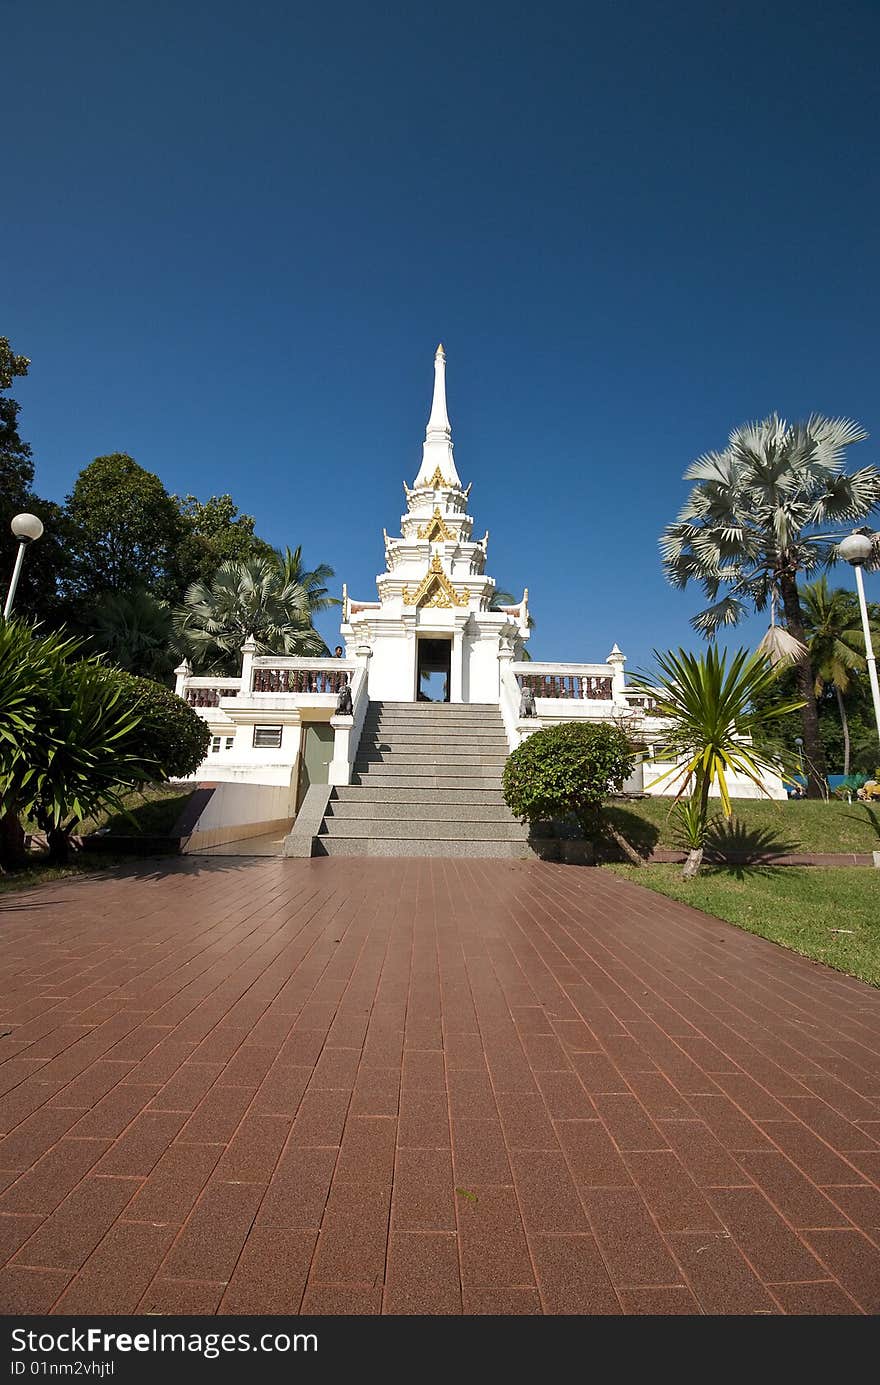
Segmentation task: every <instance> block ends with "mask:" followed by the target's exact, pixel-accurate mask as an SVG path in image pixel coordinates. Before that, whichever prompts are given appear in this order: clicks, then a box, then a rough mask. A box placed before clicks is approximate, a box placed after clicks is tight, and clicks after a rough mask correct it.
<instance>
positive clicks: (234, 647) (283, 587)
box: [173, 558, 327, 673]
mask: <svg viewBox="0 0 880 1385" xmlns="http://www.w3.org/2000/svg"><path fill="white" fill-rule="evenodd" d="M314 595H315V594H314V592H312V593H310V592H309V591H308V589H307V588H306V587H305V586H303V585H302V584H301V583H299V582H295V581H288V580H287V577H286V575H285V569H284V566H283V564H282V563H281V562H279V561H278V560H276V559H274V558H268V559H267V558H249V559H244V560H234V561H231V562H227V563H223V564H221V566H220V567H219V568H218V569H217V572H216V574H215V576H214V578H213V580H212V581H211V582H210V583H208V582H193V584H192V585H191V586H190V587H189V589H188V590H187V593H186V596H185V597H184V601H183V605H182V606H178V607H177V609H176V610H175V612H174V616H173V621H174V632H175V637H176V642H177V645H178V648H179V650H180V652H181V653H183V654H185V655H186V656H187V658H189V659H190V660H191V662H192V664H193V667H194V668H197V669H199V670H201V671H204V672H207V673H235V672H236V671H237V669H238V667H239V660H240V657H241V646H242V645H243V644H244V642H245V640H246V639H248V638H249V637H252V638H253V639H254V640H255V641H256V645H257V651H258V653H260V654H294V655H301V656H305V657H309V656H315V655H317V656H320V655H324V654H326V653H327V646H326V645H325V643H324V641H323V640H322V638H321V636H320V635H319V634H318V632H317V630H315V629H313V627H312V610H313V609H314V607H313V605H312V601H313V599H314ZM318 599H319V600H320V599H322V598H318Z"/></svg>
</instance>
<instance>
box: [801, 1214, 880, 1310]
mask: <svg viewBox="0 0 880 1385" xmlns="http://www.w3.org/2000/svg"><path fill="white" fill-rule="evenodd" d="M804 1240H805V1241H806V1242H807V1244H808V1245H809V1246H810V1247H811V1248H812V1249H813V1250H814V1251H815V1252H816V1254H817V1255H818V1256H820V1257H821V1259H822V1260H823V1261H824V1263H825V1264H826V1265H827V1267H828V1272H830V1273H831V1274H833V1275H834V1277H835V1278H836V1279H837V1280H838V1282H839V1283H840V1284H841V1285H842V1286H843V1288H844V1289H845V1290H846V1291H847V1293H848V1294H849V1295H850V1296H851V1297H852V1298H853V1299H855V1301H856V1303H857V1304H858V1305H859V1307H860V1308H862V1309H863V1310H864V1312H866V1313H873V1314H877V1313H880V1250H878V1248H877V1246H875V1245H872V1243H871V1242H870V1241H869V1240H868V1239H867V1237H865V1236H863V1235H862V1234H861V1232H860V1231H805V1232H804Z"/></svg>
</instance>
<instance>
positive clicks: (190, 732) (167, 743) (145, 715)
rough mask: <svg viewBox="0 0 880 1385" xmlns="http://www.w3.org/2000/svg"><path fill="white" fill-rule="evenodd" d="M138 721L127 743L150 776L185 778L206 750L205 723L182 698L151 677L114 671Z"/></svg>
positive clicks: (201, 759)
mask: <svg viewBox="0 0 880 1385" xmlns="http://www.w3.org/2000/svg"><path fill="white" fill-rule="evenodd" d="M115 676H116V677H117V678H118V679H119V681H120V683H121V684H122V685H123V687H124V688H125V689H126V692H127V694H128V696H129V697H130V699H131V705H132V710H133V711H135V712H136V713H137V715H138V716H139V717H140V722H139V724H138V726H137V728H136V729H135V731H134V732H133V733H132V735H131V737H130V739H129V742H128V744H127V746H126V749H128V750H129V751H130V752H131V753H132V754H135V755H137V757H138V758H139V759H142V760H143V761H144V763H145V765H146V769H147V777H149V778H150V779H184V778H186V776H187V775H188V774H194V773H195V771H196V770H197V769H198V767H199V765H200V764H201V763H202V761H203V760H204V758H205V756H206V755H207V753H208V746H209V745H210V743H211V732H210V729H209V727H208V723H207V722H206V721H204V720H203V719H202V717H200V716H199V714H198V712H197V711H196V710H195V709H194V708H193V707H190V705H189V703H188V702H184V700H183V698H182V697H178V696H177V693H175V692H173V691H172V690H171V688H166V687H165V686H164V684H162V683H154V682H153V680H152V679H151V678H138V677H136V676H135V674H133V673H122V672H115Z"/></svg>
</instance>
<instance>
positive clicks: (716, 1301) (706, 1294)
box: [669, 1231, 779, 1315]
mask: <svg viewBox="0 0 880 1385" xmlns="http://www.w3.org/2000/svg"><path fill="white" fill-rule="evenodd" d="M669 1239H670V1243H671V1245H672V1248H673V1250H674V1251H675V1255H676V1259H677V1260H678V1261H679V1263H680V1264H681V1265H682V1267H683V1269H684V1271H685V1273H686V1274H687V1276H688V1279H689V1280H690V1284H691V1287H692V1289H693V1291H694V1293H695V1294H696V1296H697V1298H698V1300H699V1302H700V1305H701V1307H702V1309H703V1312H704V1313H710V1314H713V1315H715V1314H748V1315H751V1314H754V1313H761V1314H763V1313H778V1311H779V1309H778V1308H777V1306H776V1304H775V1303H774V1301H773V1299H772V1298H771V1296H770V1294H769V1293H768V1291H767V1290H766V1289H765V1288H764V1286H763V1284H762V1283H761V1281H760V1279H759V1278H758V1276H757V1275H756V1274H755V1272H754V1270H752V1269H751V1268H750V1267H749V1265H748V1264H747V1262H746V1260H745V1258H744V1257H743V1254H742V1252H741V1251H740V1250H739V1248H738V1246H737V1245H736V1242H735V1241H734V1240H733V1239H732V1238H731V1236H730V1234H729V1232H726V1231H719V1232H707V1231H703V1232H687V1233H683V1232H682V1233H675V1234H672V1235H670V1238H669Z"/></svg>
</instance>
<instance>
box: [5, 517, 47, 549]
mask: <svg viewBox="0 0 880 1385" xmlns="http://www.w3.org/2000/svg"><path fill="white" fill-rule="evenodd" d="M11 527H12V532H13V534H14V535H15V537H16V538H17V539H18V540H19V542H20V543H33V542H34V540H35V539H38V538H39V537H40V535H41V534H42V532H43V521H42V520H41V519H37V516H36V515H28V514H24V515H16V516H15V518H14V519H13V521H12V526H11Z"/></svg>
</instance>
